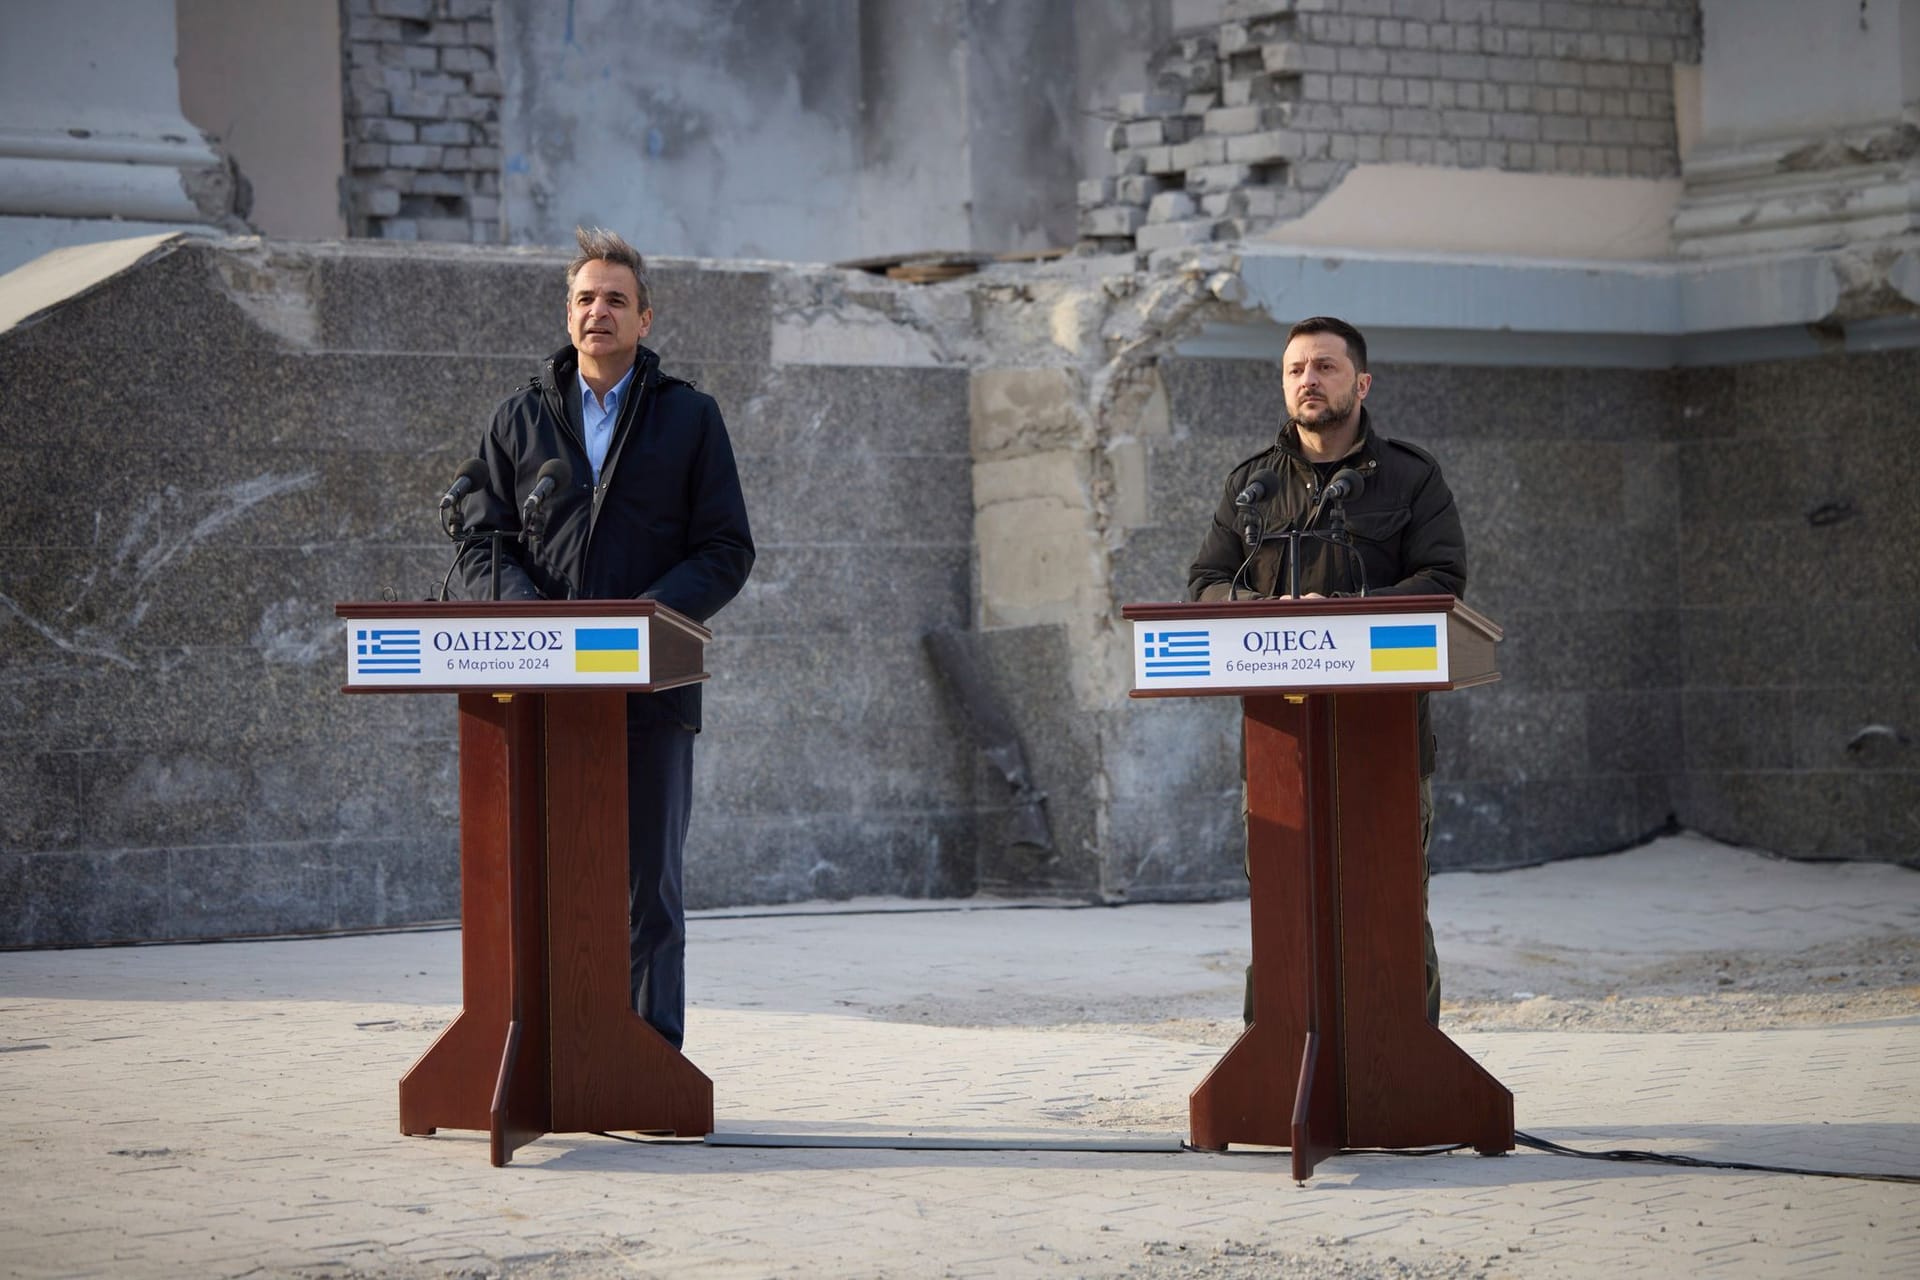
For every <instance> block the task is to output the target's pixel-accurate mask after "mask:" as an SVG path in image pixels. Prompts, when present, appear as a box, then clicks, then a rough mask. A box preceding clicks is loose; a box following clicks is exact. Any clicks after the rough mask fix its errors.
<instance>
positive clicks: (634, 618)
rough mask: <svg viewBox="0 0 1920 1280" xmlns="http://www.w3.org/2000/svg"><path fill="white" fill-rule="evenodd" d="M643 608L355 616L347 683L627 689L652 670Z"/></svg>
mask: <svg viewBox="0 0 1920 1280" xmlns="http://www.w3.org/2000/svg"><path fill="white" fill-rule="evenodd" d="M650 630H651V619H650V618H649V617H647V616H644V615H641V614H632V613H628V614H611V615H599V616H582V615H578V614H575V615H571V616H569V615H567V614H554V615H552V616H548V617H540V618H473V617H471V616H461V617H453V618H449V617H446V616H445V615H442V616H440V617H422V616H419V615H415V616H411V617H404V616H403V617H395V618H379V619H360V620H357V621H355V622H354V623H353V625H351V626H349V627H348V628H347V688H348V689H350V690H355V691H363V690H369V689H416V690H417V689H420V688H423V687H424V688H434V689H499V688H510V689H528V688H535V687H538V688H543V689H593V688H619V689H627V688H632V687H634V686H635V685H645V684H646V683H647V681H648V677H649V676H650V674H651V672H652V665H651V662H650V658H651V653H650V649H651V646H650V645H649V643H648V639H649V631H650Z"/></svg>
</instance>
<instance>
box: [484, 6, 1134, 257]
mask: <svg viewBox="0 0 1920 1280" xmlns="http://www.w3.org/2000/svg"><path fill="white" fill-rule="evenodd" d="M1166 7H1167V5H1166V0H1150V2H1149V3H1146V4H1139V5H1125V6H1118V5H1113V6H1110V5H1068V4H1059V3H1055V2H1054V0H914V2H913V3H910V4H902V3H898V2H897V0H745V2H743V3H737V4H731V5H719V6H717V5H713V4H711V3H703V2H701V0H659V2H656V3H653V4H650V5H648V6H647V8H646V12H645V17H644V21H642V20H638V17H637V15H635V14H633V13H630V12H629V11H628V10H627V9H625V8H622V7H620V6H605V5H600V6H588V5H579V6H574V5H569V6H567V7H566V9H565V11H564V13H560V12H556V11H555V10H554V9H553V7H552V6H549V5H542V4H537V3H533V2H532V0H504V2H503V3H501V4H500V5H499V7H498V10H497V12H498V14H499V26H500V55H501V64H500V65H501V71H502V73H503V75H504V77H505V82H506V103H505V106H504V110H503V122H504V125H505V151H506V154H505V158H504V165H505V172H504V187H503V192H504V197H505V216H506V220H507V226H508V238H509V240H510V241H511V242H513V243H515V244H562V243H565V242H566V241H567V240H568V238H569V237H570V235H571V233H572V229H573V227H574V225H575V223H577V222H586V223H589V224H591V223H595V222H598V223H604V224H606V225H609V226H620V227H625V228H628V229H629V231H630V234H632V235H633V237H634V238H635V240H636V242H645V243H647V244H649V245H651V246H653V247H655V248H656V249H657V250H658V251H659V252H662V253H674V254H685V255H693V256H711V257H731V258H777V259H784V260H788V261H813V262H820V261H841V260H851V259H864V258H868V257H873V256H876V255H882V254H889V253H892V254H902V253H910V252H915V251H928V250H949V251H953V250H961V251H965V250H977V251H982V252H1004V251H1011V250H1021V249H1039V248H1046V247H1049V246H1065V245H1070V244H1072V243H1073V240H1074V235H1075V230H1074V204H1073V190H1074V180H1075V177H1076V175H1077V174H1079V173H1081V172H1083V171H1084V170H1085V167H1086V165H1087V164H1088V163H1090V162H1091V160H1092V157H1093V156H1094V155H1095V154H1096V153H1097V151H1098V150H1099V149H1100V147H1101V146H1102V145H1103V143H1102V142H1101V139H1100V137H1099V136H1098V130H1097V129H1096V128H1095V127H1094V126H1093V125H1092V124H1090V122H1089V121H1090V117H1089V116H1088V115H1087V114H1086V112H1087V109H1088V108H1089V107H1090V105H1091V104H1092V103H1093V102H1094V101H1095V100H1096V99H1098V100H1100V101H1105V100H1108V99H1109V98H1110V97H1111V96H1112V95H1113V94H1115V93H1118V92H1123V91H1125V90H1128V89H1132V88H1139V87H1143V85H1144V80H1145V76H1146V60H1147V54H1148V52H1149V51H1150V50H1151V49H1152V48H1153V47H1154V46H1155V45H1156V44H1157V43H1158V42H1159V41H1160V40H1162V39H1163V38H1164V36H1165V33H1166V31H1167V29H1168V27H1167V18H1166Z"/></svg>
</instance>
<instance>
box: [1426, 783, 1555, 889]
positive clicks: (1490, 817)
mask: <svg viewBox="0 0 1920 1280" xmlns="http://www.w3.org/2000/svg"><path fill="white" fill-rule="evenodd" d="M1521 790H1522V784H1520V783H1517V782H1466V781H1459V780H1452V779H1449V780H1447V781H1444V782H1443V781H1439V780H1436V782H1435V783H1434V788H1433V835H1432V838H1431V839H1430V840H1429V841H1428V844H1427V862H1428V865H1429V866H1431V867H1432V869H1433V870H1435V871H1454V870H1465V869H1468V868H1472V869H1475V870H1491V869H1493V868H1496V867H1510V866H1522V865H1525V864H1527V863H1529V862H1532V861H1535V860H1536V855H1534V854H1533V853H1532V851H1531V850H1529V849H1528V847H1527V845H1526V843H1525V841H1524V839H1523V838H1522V836H1521V821H1522V806H1521Z"/></svg>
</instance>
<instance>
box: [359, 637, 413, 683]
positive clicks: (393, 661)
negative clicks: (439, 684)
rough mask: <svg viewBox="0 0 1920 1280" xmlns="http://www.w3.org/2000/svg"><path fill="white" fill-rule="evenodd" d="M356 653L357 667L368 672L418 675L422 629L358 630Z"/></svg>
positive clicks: (371, 673)
mask: <svg viewBox="0 0 1920 1280" xmlns="http://www.w3.org/2000/svg"><path fill="white" fill-rule="evenodd" d="M353 653H354V659H355V663H356V665H357V667H358V668H359V670H360V671H361V672H363V673H365V674H367V675H388V676H417V675H419V674H420V629H419V628H418V627H411V628H402V629H397V630H396V629H394V628H385V629H381V628H375V627H366V628H361V629H358V630H356V631H355V632H354V633H353Z"/></svg>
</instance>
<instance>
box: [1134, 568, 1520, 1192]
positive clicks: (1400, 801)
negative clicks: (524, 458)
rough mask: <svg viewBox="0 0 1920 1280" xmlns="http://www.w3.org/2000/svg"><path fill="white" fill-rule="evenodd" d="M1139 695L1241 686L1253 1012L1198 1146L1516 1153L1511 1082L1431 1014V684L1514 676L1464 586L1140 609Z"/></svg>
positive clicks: (1308, 1167)
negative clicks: (1463, 1147)
mask: <svg viewBox="0 0 1920 1280" xmlns="http://www.w3.org/2000/svg"><path fill="white" fill-rule="evenodd" d="M1122 616H1124V617H1125V618H1127V619H1128V620H1130V621H1131V622H1132V623H1133V626H1134V680H1133V685H1134V687H1133V690H1132V696H1134V697H1136V698H1167V697H1175V698H1177V697H1208V696H1238V697H1240V698H1241V699H1242V726H1243V732H1244V734H1245V745H1246V752H1245V756H1246V796H1247V875H1248V879H1249V890H1250V893H1251V897H1252V913H1251V914H1252V923H1253V938H1252V942H1253V971H1252V976H1251V981H1252V984H1253V991H1252V997H1253V1021H1252V1023H1251V1024H1250V1025H1249V1026H1248V1027H1247V1029H1246V1031H1245V1032H1244V1033H1243V1034H1242V1035H1241V1037H1240V1039H1239V1040H1238V1041H1237V1042H1236V1043H1235V1044H1234V1046H1233V1048H1232V1049H1230V1050H1229V1051H1228V1052H1227V1054H1226V1056H1225V1057H1223V1058H1222V1059H1221V1060H1220V1062H1219V1063H1218V1064H1217V1065H1216V1066H1215V1067H1214V1069H1213V1070H1212V1072H1210V1073H1209V1074H1208V1076H1207V1078H1206V1079H1205V1080H1203V1081H1202V1082H1201V1083H1200V1085H1199V1087H1198V1088H1196V1089H1195V1090H1194V1091H1193V1095H1192V1097H1191V1098H1190V1099H1189V1103H1188V1117H1189V1125H1190V1131H1191V1140H1192V1144H1193V1145H1194V1146H1195V1147H1201V1148H1206V1149H1212V1150H1220V1149H1223V1148H1225V1147H1227V1146H1228V1145H1230V1144H1232V1143H1245V1144H1257V1145H1262V1146H1282V1147H1288V1148H1290V1149H1291V1151H1292V1154H1293V1174H1294V1177H1295V1178H1298V1179H1301V1180H1305V1179H1306V1178H1307V1177H1308V1176H1309V1175H1310V1174H1311V1173H1312V1171H1313V1167H1314V1165H1315V1164H1317V1163H1318V1162H1319V1161H1320V1160H1322V1159H1324V1158H1325V1157H1327V1156H1329V1155H1331V1154H1333V1153H1335V1152H1337V1151H1340V1150H1342V1149H1344V1148H1352V1147H1414V1146H1426V1145H1430V1144H1436V1145H1437V1144H1446V1145H1451V1144H1456V1143H1465V1144H1470V1145H1472V1146H1473V1147H1474V1148H1475V1149H1476V1150H1478V1151H1481V1152H1485V1153H1493V1152H1499V1151H1509V1150H1511V1149H1512V1148H1513V1095H1512V1094H1511V1093H1509V1092H1508V1091H1507V1090H1506V1089H1505V1088H1504V1087H1503V1086H1502V1085H1501V1084H1500V1082H1499V1081H1497V1080H1495V1079H1494V1078H1493V1077H1492V1076H1491V1075H1489V1074H1488V1073H1487V1072H1486V1071H1485V1070H1484V1069H1482V1068H1481V1067H1480V1066H1479V1064H1478V1063H1476V1062H1474V1061H1473V1060H1472V1059H1471V1058H1470V1057H1468V1056H1467V1055H1466V1054H1465V1053H1464V1052H1463V1051H1462V1050H1461V1049H1460V1047H1459V1046H1458V1045H1456V1044H1454V1043H1453V1041H1452V1040H1450V1039H1448V1038H1447V1037H1446V1036H1445V1035H1444V1034H1442V1033H1441V1031H1440V1030H1439V1028H1437V1027H1435V1026H1433V1025H1431V1024H1429V1023H1428V1022H1427V1019H1426V982H1425V972H1424V970H1425V954H1424V950H1425V949H1424V946H1423V945H1422V931H1421V918H1422V914H1423V912H1424V909H1425V894H1424V892H1423V872H1424V867H1423V865H1422V861H1421V854H1420V801H1419V794H1420V744H1419V730H1418V724H1419V718H1418V711H1417V705H1416V703H1417V698H1418V695H1419V693H1420V692H1422V691H1425V690H1439V689H1457V688H1462V687H1464V686H1467V685H1473V684H1483V683H1485V682H1487V681H1490V680H1497V679H1499V670H1498V668H1497V666H1496V664H1495V661H1494V646H1495V644H1496V643H1497V642H1498V640H1499V639H1500V629H1499V628H1498V627H1497V626H1495V625H1494V624H1493V623H1492V622H1490V621H1488V620H1487V619H1485V618H1483V617H1481V616H1480V615H1479V614H1477V613H1475V612H1473V610H1471V609H1469V608H1467V607H1466V606H1465V605H1463V604H1460V603H1459V602H1458V601H1456V600H1454V599H1453V598H1452V597H1451V596H1398V597H1369V598H1364V599H1334V600H1253V601H1244V602H1235V603H1219V604H1137V605H1128V606H1127V607H1126V608H1125V609H1124V610H1122Z"/></svg>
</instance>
